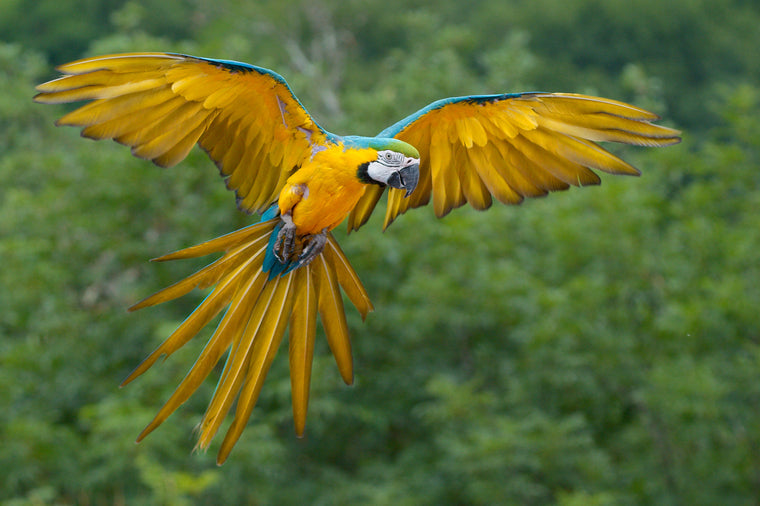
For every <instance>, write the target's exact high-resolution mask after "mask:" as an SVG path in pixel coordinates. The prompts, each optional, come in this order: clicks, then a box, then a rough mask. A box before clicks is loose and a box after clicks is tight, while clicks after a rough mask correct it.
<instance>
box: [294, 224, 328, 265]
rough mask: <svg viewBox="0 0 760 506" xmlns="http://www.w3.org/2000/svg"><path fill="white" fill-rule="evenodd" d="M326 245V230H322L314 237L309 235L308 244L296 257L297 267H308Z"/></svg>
mask: <svg viewBox="0 0 760 506" xmlns="http://www.w3.org/2000/svg"><path fill="white" fill-rule="evenodd" d="M325 244H327V229H326V228H325V229H323V230H322V232H320V233H318V234H314V235H310V236H309V238H308V243H307V244H306V246H304V248H303V251H301V254H300V255H299V257H298V266H299V267H301V266H304V265H309V264H310V263H311V262H312V260H314V259H315V258H317V257H318V256H319V254H320V253H322V250H323V249H325Z"/></svg>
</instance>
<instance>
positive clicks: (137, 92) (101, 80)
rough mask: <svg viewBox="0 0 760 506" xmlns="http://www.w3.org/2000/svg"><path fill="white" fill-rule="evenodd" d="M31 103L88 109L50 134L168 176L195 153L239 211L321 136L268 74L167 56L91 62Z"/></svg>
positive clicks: (273, 190) (271, 189) (272, 189)
mask: <svg viewBox="0 0 760 506" xmlns="http://www.w3.org/2000/svg"><path fill="white" fill-rule="evenodd" d="M58 70H59V71H61V72H62V73H64V74H66V75H65V76H63V77H61V78H59V79H56V80H54V81H50V82H47V83H44V84H41V85H40V86H38V87H37V90H38V91H39V92H40V93H39V95H37V96H36V97H35V100H36V101H37V102H43V103H64V102H76V101H80V100H92V102H91V103H89V104H87V105H84V106H82V107H80V108H79V109H76V110H75V111H73V112H70V113H69V114H66V115H65V116H64V117H62V118H61V119H60V120H59V121H58V124H59V125H71V126H78V127H83V130H82V135H83V136H85V137H90V138H93V139H114V140H116V141H117V142H120V143H122V144H126V145H128V146H131V148H132V153H133V154H134V155H135V156H138V157H140V158H145V159H149V160H152V161H153V162H154V163H156V164H157V165H160V166H162V167H171V166H173V165H176V164H177V163H179V162H180V161H181V160H182V159H184V158H185V156H187V153H188V152H189V151H190V149H191V148H192V147H193V146H194V145H195V144H196V143H197V144H199V145H200V146H201V147H202V148H203V149H204V150H205V151H206V152H208V154H209V156H210V157H211V159H212V160H214V162H216V164H217V166H218V167H219V170H220V172H221V173H222V175H223V176H225V177H226V178H227V187H228V188H229V189H231V190H234V191H235V193H236V195H237V199H238V205H239V206H240V208H241V209H243V210H245V211H248V212H251V211H259V212H261V211H263V210H264V209H266V207H268V206H269V205H270V204H271V203H272V202H273V201H275V200H276V198H277V195H278V194H279V191H280V189H281V188H282V186H283V184H284V182H285V180H286V179H287V177H288V176H289V175H290V174H291V173H292V172H293V170H294V168H295V167H297V166H299V165H301V163H302V161H303V160H304V159H305V158H308V157H309V156H311V152H312V147H313V146H314V145H321V144H324V143H325V141H326V139H327V138H328V137H329V136H330V135H331V134H329V133H327V132H325V131H324V130H323V129H322V128H321V127H320V126H319V125H318V124H317V123H316V122H314V120H313V119H312V118H311V116H310V115H309V113H308V112H307V111H306V110H305V109H304V108H303V106H302V105H301V103H300V102H299V101H298V99H297V98H296V97H295V96H294V95H293V93H292V91H291V90H290V88H289V87H288V85H287V83H286V82H285V80H284V79H283V78H282V77H281V76H280V75H278V74H276V73H275V72H272V71H271V70H267V69H263V68H261V67H255V66H253V65H248V64H244V63H239V62H234V61H228V60H212V59H205V58H196V57H192V56H185V55H179V54H168V53H128V54H117V55H108V56H100V57H96V58H90V59H84V60H79V61H75V62H72V63H68V64H65V65H62V66H60V67H58Z"/></svg>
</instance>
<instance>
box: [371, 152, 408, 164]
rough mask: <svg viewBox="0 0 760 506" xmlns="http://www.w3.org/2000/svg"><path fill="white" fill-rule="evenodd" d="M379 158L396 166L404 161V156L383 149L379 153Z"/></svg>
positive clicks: (384, 162)
mask: <svg viewBox="0 0 760 506" xmlns="http://www.w3.org/2000/svg"><path fill="white" fill-rule="evenodd" d="M377 159H378V161H379V162H382V163H383V164H385V165H388V166H394V165H400V164H401V162H403V161H404V156H403V155H401V153H396V152H394V151H381V152H380V153H378V157H377Z"/></svg>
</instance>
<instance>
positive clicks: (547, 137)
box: [348, 93, 680, 230]
mask: <svg viewBox="0 0 760 506" xmlns="http://www.w3.org/2000/svg"><path fill="white" fill-rule="evenodd" d="M657 119H659V118H658V116H657V115H655V114H653V113H651V112H648V111H645V110H643V109H640V108H638V107H635V106H632V105H629V104H625V103H622V102H617V101H614V100H608V99H605V98H598V97H589V96H584V95H575V94H560V93H517V94H505V95H479V96H470V97H457V98H449V99H444V100H440V101H438V102H434V103H432V104H430V105H429V106H427V107H425V108H423V109H421V110H420V111H417V112H416V113H414V114H412V115H411V116H409V117H407V118H405V119H403V120H401V121H399V122H398V123H396V124H395V125H393V126H391V127H389V128H387V129H385V130H384V131H383V132H381V133H380V134H379V135H378V137H396V138H398V139H401V140H403V141H405V142H408V143H409V144H411V145H413V146H414V147H416V148H417V150H418V151H419V152H420V180H419V183H418V186H417V189H416V190H415V191H414V192H413V193H412V194H411V195H410V196H409V198H404V192H402V191H398V190H393V189H391V190H390V192H389V194H388V207H387V210H386V215H385V227H387V226H388V225H389V224H390V223H391V222H393V220H394V219H395V218H396V217H397V216H398V215H399V214H402V213H404V212H406V211H407V210H408V209H411V208H414V207H419V206H422V205H425V204H427V203H428V202H429V200H430V196H431V195H432V196H433V205H434V208H435V214H436V215H437V216H438V217H442V216H444V215H446V214H447V213H448V212H449V211H451V210H452V209H453V208H455V207H459V206H461V205H463V204H465V203H469V204H470V205H471V206H472V207H474V208H476V209H486V208H488V207H489V206H490V205H491V203H492V197H493V198H496V199H497V200H499V201H500V202H503V203H505V204H518V203H520V202H521V201H522V200H523V199H524V198H525V197H539V196H542V195H546V194H547V193H548V192H550V191H556V190H564V189H567V188H568V187H569V186H570V185H573V186H585V185H592V184H599V182H600V179H599V176H598V175H597V174H596V173H594V172H593V171H592V170H591V169H598V170H601V171H604V172H609V173H611V174H629V175H638V174H639V171H638V170H636V169H635V168H634V167H632V166H631V165H629V164H628V163H626V162H624V161H623V160H621V159H620V158H618V157H617V156H615V155H613V154H611V153H610V152H608V151H606V150H605V149H603V148H601V147H600V146H599V145H597V144H596V143H597V142H600V141H612V142H621V143H625V144H634V145H639V146H666V145H669V144H674V143H677V142H679V141H680V138H679V137H678V135H679V133H680V132H678V131H677V130H673V129H670V128H666V127H663V126H659V125H654V124H652V121H654V120H657ZM382 192H383V188H380V187H378V188H372V189H371V190H368V191H367V192H366V193H365V195H364V196H363V197H362V200H361V201H360V202H359V203H358V204H357V206H356V208H355V209H354V211H353V212H352V214H351V216H350V218H349V223H348V226H349V230H351V229H353V230H355V229H358V228H359V227H360V226H361V225H363V224H364V223H365V222H366V221H367V219H369V215H370V214H371V213H372V210H373V209H374V207H375V204H376V203H377V201H378V200H379V198H380V196H381V194H382Z"/></svg>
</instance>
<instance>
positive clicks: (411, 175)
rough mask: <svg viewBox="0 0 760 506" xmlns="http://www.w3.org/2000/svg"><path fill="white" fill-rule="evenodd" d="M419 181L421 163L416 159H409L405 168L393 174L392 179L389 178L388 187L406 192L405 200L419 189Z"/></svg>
mask: <svg viewBox="0 0 760 506" xmlns="http://www.w3.org/2000/svg"><path fill="white" fill-rule="evenodd" d="M419 179H420V161H419V160H418V159H416V158H409V159H407V164H406V165H405V166H404V167H401V168H400V169H399V170H398V171H397V172H394V173H393V174H391V177H389V178H388V186H391V187H393V188H398V189H399V190H406V195H404V198H406V197H408V196H409V195H411V193H412V192H413V191H414V189H415V188H416V187H417V182H418V181H419Z"/></svg>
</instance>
